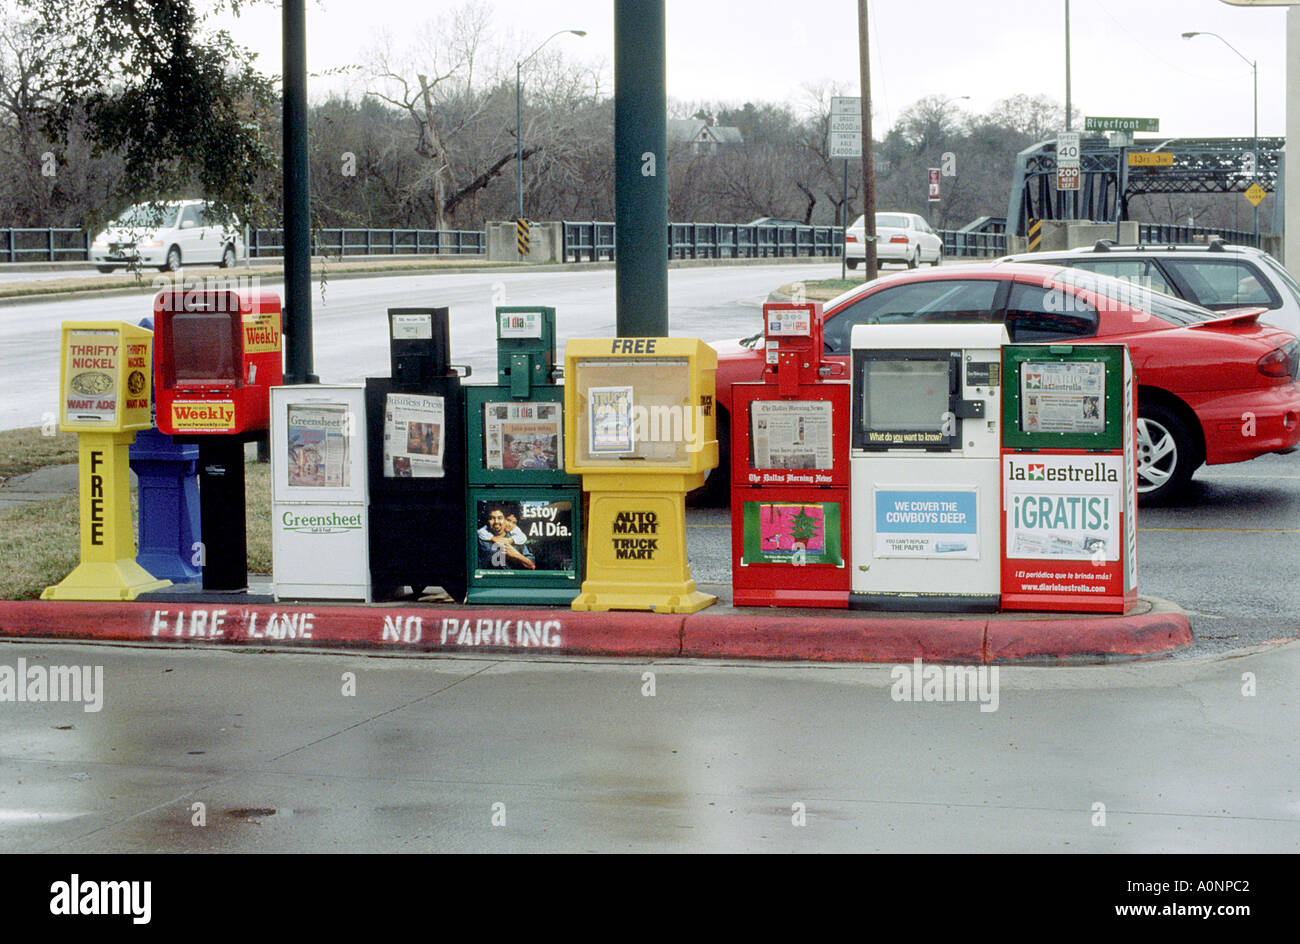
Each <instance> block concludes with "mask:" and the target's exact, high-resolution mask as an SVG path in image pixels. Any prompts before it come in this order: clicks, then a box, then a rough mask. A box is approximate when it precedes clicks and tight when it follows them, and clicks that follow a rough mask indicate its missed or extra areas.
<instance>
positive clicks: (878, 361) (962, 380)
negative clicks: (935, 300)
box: [849, 324, 1008, 612]
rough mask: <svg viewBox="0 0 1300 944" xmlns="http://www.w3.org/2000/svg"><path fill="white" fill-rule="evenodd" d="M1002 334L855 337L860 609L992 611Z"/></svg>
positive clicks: (971, 329)
mask: <svg viewBox="0 0 1300 944" xmlns="http://www.w3.org/2000/svg"><path fill="white" fill-rule="evenodd" d="M1007 342H1008V339H1007V333H1006V329H1005V328H1003V326H1002V325H957V324H917V325H858V326H857V327H855V328H854V329H853V335H852V345H853V412H852V422H853V427H852V432H851V435H850V448H851V450H852V452H851V453H850V457H849V477H850V484H851V492H850V495H851V497H850V502H851V505H852V509H853V528H852V533H853V580H852V591H851V593H850V595H849V606H850V607H852V608H856V609H883V610H922V611H924V610H933V611H947V612H952V611H983V610H996V609H997V608H998V603H999V594H1000V546H999V545H1000V534H1001V532H1000V519H999V490H1000V484H1001V480H1000V478H999V473H1000V466H999V461H1000V460H999V453H1000V438H999V433H998V430H999V422H1000V416H1001V402H1002V399H1001V392H1002V354H1001V348H1002V345H1003V344H1006V343H1007Z"/></svg>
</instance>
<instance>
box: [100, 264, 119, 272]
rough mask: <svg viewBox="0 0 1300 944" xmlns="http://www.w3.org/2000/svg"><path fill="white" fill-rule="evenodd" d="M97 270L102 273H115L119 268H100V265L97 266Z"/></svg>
mask: <svg viewBox="0 0 1300 944" xmlns="http://www.w3.org/2000/svg"><path fill="white" fill-rule="evenodd" d="M95 268H96V269H98V270H99V271H100V272H114V271H116V270H117V266H99V265H98V266H95Z"/></svg>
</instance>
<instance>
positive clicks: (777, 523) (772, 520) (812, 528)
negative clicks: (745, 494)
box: [741, 502, 844, 567]
mask: <svg viewBox="0 0 1300 944" xmlns="http://www.w3.org/2000/svg"><path fill="white" fill-rule="evenodd" d="M743 513H744V538H745V543H744V553H743V555H742V556H741V564H742V566H749V565H750V564H796V565H798V564H831V565H832V566H835V567H843V566H844V557H843V555H842V554H841V553H840V505H839V503H838V502H745V503H744V509H743Z"/></svg>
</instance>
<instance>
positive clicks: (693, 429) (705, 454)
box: [564, 338, 718, 613]
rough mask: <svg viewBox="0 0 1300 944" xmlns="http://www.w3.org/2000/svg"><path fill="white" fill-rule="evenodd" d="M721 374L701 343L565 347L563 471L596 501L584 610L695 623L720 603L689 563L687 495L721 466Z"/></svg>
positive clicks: (622, 341) (609, 342) (610, 342)
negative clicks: (686, 618)
mask: <svg viewBox="0 0 1300 944" xmlns="http://www.w3.org/2000/svg"><path fill="white" fill-rule="evenodd" d="M717 370H718V355H717V353H716V352H715V351H714V350H713V348H711V347H709V346H708V345H707V344H705V343H704V342H703V341H699V340H696V339H694V338H601V339H596V340H573V341H569V342H568V344H566V345H565V349H564V377H565V380H564V400H565V403H564V461H565V469H566V471H568V472H571V473H577V474H579V475H581V476H582V487H583V489H584V490H585V491H587V492H589V493H590V501H591V507H590V511H589V517H588V521H589V522H590V525H589V527H588V531H587V579H586V580H584V581H583V583H582V592H581V593H580V594H579V595H578V597H577V598H576V599H575V600H574V601H573V608H574V609H575V610H658V611H660V612H665V613H694V612H695V611H696V610H701V609H703V608H704V607H706V606H708V605H709V604H711V603H714V602H716V601H717V597H714V596H712V595H710V594H707V593H701V592H699V591H698V590H696V589H695V581H694V580H692V579H691V570H690V565H689V564H688V563H687V560H686V493H687V492H688V491H690V490H691V489H693V488H698V487H700V486H701V485H703V484H704V479H705V477H706V476H707V475H708V473H709V470H710V469H712V468H713V467H714V466H716V465H717V464H718V438H717V415H716V411H715V406H714V378H715V376H716V374H717Z"/></svg>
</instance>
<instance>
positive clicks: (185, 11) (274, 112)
mask: <svg viewBox="0 0 1300 944" xmlns="http://www.w3.org/2000/svg"><path fill="white" fill-rule="evenodd" d="M21 2H22V5H23V6H24V7H26V8H28V9H29V10H31V11H32V12H33V14H35V21H36V23H37V26H36V35H35V39H36V40H37V43H38V46H39V48H41V49H42V50H43V56H42V59H41V62H40V66H41V68H42V71H43V73H44V75H45V77H46V79H47V81H48V86H47V98H48V101H49V104H48V106H47V107H46V109H45V113H44V119H45V127H46V131H47V133H48V135H49V136H50V137H51V138H52V139H53V140H55V141H64V140H66V139H67V137H68V132H69V129H70V128H71V127H72V126H73V124H74V121H75V120H76V119H77V118H78V117H79V116H81V117H83V118H84V122H85V133H86V135H87V138H88V140H89V142H90V143H91V145H92V147H93V148H94V151H95V153H112V154H116V155H118V156H119V157H120V158H121V160H122V174H121V177H120V178H119V180H118V181H117V185H116V188H115V191H116V192H115V193H114V195H113V196H114V197H115V198H116V199H117V200H118V201H119V202H141V201H145V200H154V199H165V198H174V197H180V196H201V197H204V198H206V199H208V200H209V201H211V202H212V203H213V204H214V207H215V209H216V210H217V212H218V213H220V212H222V211H225V212H233V213H236V214H238V215H239V216H241V217H242V218H244V219H246V220H256V219H257V218H258V217H259V216H261V215H263V214H264V212H265V208H266V204H265V202H264V199H263V195H264V194H265V193H266V191H267V182H268V180H269V179H270V178H271V172H272V171H273V170H274V168H275V167H276V166H277V164H278V159H277V154H276V153H275V151H274V150H273V149H272V148H270V147H269V146H268V144H267V141H268V138H269V135H268V134H267V130H268V126H271V125H273V124H274V123H275V122H277V121H278V98H277V95H276V93H275V89H274V86H273V84H272V80H271V79H270V78H268V77H267V76H264V75H262V74H261V73H259V72H258V71H257V69H256V68H255V66H254V58H255V56H254V54H253V53H252V52H250V51H249V50H247V49H245V48H243V47H241V46H239V45H237V44H236V43H235V42H234V40H233V39H232V38H231V36H230V35H229V34H228V33H226V32H225V31H221V30H209V29H207V28H206V27H205V22H206V19H207V16H208V15H209V14H210V13H214V12H219V11H224V10H230V11H232V12H234V13H236V14H238V13H239V12H240V10H241V9H242V8H244V7H246V6H248V5H249V3H250V0H216V2H214V3H212V4H210V9H209V10H208V11H207V12H200V11H199V10H197V9H196V3H195V0H21Z"/></svg>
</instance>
